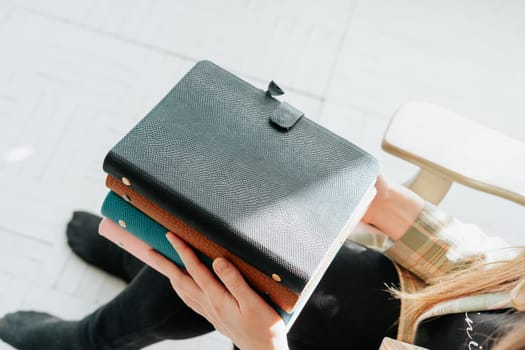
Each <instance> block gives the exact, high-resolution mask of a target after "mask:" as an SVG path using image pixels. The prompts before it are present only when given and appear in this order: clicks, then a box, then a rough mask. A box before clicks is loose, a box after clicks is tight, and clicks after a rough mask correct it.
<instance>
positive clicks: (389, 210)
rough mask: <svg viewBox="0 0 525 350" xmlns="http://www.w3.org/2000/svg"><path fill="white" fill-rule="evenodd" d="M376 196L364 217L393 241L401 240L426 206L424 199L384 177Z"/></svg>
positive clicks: (377, 186)
mask: <svg viewBox="0 0 525 350" xmlns="http://www.w3.org/2000/svg"><path fill="white" fill-rule="evenodd" d="M376 191H377V193H376V196H375V198H374V200H373V201H372V203H371V204H370V206H369V207H368V210H367V212H366V214H365V216H364V217H363V219H362V220H363V222H366V223H367V224H371V225H373V226H375V227H377V228H378V229H380V230H381V231H383V232H384V233H386V234H387V235H389V236H390V237H391V238H392V239H399V238H401V236H402V235H403V234H404V233H405V232H406V230H407V229H408V228H409V227H410V225H412V223H413V222H414V220H415V219H416V218H417V217H418V215H419V213H420V212H421V210H422V209H423V207H424V206H425V201H424V200H423V198H421V197H420V196H418V195H417V194H415V193H414V192H412V191H410V190H409V189H408V188H406V187H404V186H402V185H400V184H397V183H392V182H390V181H389V180H387V178H386V177H385V176H383V175H379V177H378V178H377V181H376Z"/></svg>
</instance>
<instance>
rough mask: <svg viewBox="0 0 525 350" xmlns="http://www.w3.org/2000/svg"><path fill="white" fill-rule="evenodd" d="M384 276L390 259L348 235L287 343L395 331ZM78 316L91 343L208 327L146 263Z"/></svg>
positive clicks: (352, 342) (141, 341) (360, 342)
mask: <svg viewBox="0 0 525 350" xmlns="http://www.w3.org/2000/svg"><path fill="white" fill-rule="evenodd" d="M139 266H140V265H137V266H136V268H137V267H139ZM385 283H386V284H389V285H392V284H398V283H399V279H398V276H397V272H396V270H395V267H394V266H393V264H392V263H391V262H390V260H389V259H388V258H386V257H385V256H384V255H383V254H381V253H379V252H377V251H374V250H372V249H369V248H365V247H363V246H361V245H358V244H355V243H352V242H347V243H346V244H345V245H344V246H343V247H342V248H341V250H340V252H339V253H338V254H337V256H336V258H335V260H334V261H333V262H332V264H331V265H330V267H329V268H328V271H327V272H326V274H325V276H324V277H323V279H322V280H321V282H320V284H319V286H318V287H317V288H316V290H315V292H314V294H313V295H312V297H311V299H310V300H309V302H308V303H307V305H306V306H305V308H304V310H303V311H302V313H301V314H300V316H299V318H298V319H297V321H296V323H295V324H294V326H293V327H292V329H291V330H290V332H289V335H288V338H289V343H290V348H291V349H303V350H306V349H350V348H352V349H361V350H362V349H365V350H366V349H374V350H376V349H377V348H378V347H379V344H380V342H381V339H382V338H383V337H384V336H394V337H395V333H396V321H397V318H398V317H399V301H397V300H395V299H393V298H392V297H391V296H390V295H389V294H388V293H387V292H386V291H385V289H386V286H385ZM81 323H82V328H81V329H82V331H83V332H84V334H85V336H86V338H87V339H88V342H89V343H90V345H91V347H92V348H93V349H140V348H142V347H144V346H147V345H149V344H152V343H155V342H158V341H162V340H165V339H185V338H191V337H195V336H199V335H202V334H205V333H207V332H210V331H212V330H213V327H212V325H211V324H210V323H208V322H207V321H206V320H205V319H204V318H203V317H201V316H199V315H198V314H196V313H195V312H193V311H192V310H191V309H189V308H188V307H187V306H186V305H185V304H184V303H183V302H182V301H181V300H180V299H179V297H178V296H177V295H176V294H175V292H174V291H173V289H172V287H171V285H170V283H169V281H168V280H167V279H166V278H165V277H164V276H162V275H160V274H159V273H157V272H156V271H154V270H153V269H151V268H148V267H145V268H143V269H141V270H140V272H139V273H138V274H137V275H136V276H135V278H134V279H133V281H132V282H131V283H130V284H129V286H128V287H127V288H126V289H125V290H124V291H123V292H122V293H121V294H119V295H118V296H117V297H116V298H115V299H113V300H112V301H111V302H109V303H108V304H106V305H104V306H102V307H101V308H99V309H98V310H96V311H95V312H94V313H93V314H91V315H89V316H87V317H86V318H85V319H84V320H82V321H81Z"/></svg>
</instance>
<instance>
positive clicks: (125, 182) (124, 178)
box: [122, 177, 131, 186]
mask: <svg viewBox="0 0 525 350" xmlns="http://www.w3.org/2000/svg"><path fill="white" fill-rule="evenodd" d="M122 182H123V183H124V185H126V186H131V181H129V179H128V178H127V177H123V178H122Z"/></svg>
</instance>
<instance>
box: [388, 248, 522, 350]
mask: <svg viewBox="0 0 525 350" xmlns="http://www.w3.org/2000/svg"><path fill="white" fill-rule="evenodd" d="M429 283H430V284H429V285H428V286H426V287H425V288H423V289H421V290H418V291H416V292H414V293H406V292H402V291H399V290H394V289H392V290H391V292H392V293H393V294H394V296H396V297H398V298H400V299H402V300H403V301H404V302H405V303H406V313H405V314H404V317H406V319H407V321H408V323H409V324H415V323H416V322H417V320H418V318H419V317H420V316H421V315H422V314H423V313H425V312H426V311H427V310H430V309H431V308H432V307H433V306H435V305H437V304H439V303H442V302H445V301H448V300H453V299H458V298H462V297H467V296H471V295H480V294H486V293H497V292H511V291H512V292H513V296H512V300H513V306H514V307H515V308H516V309H517V310H520V311H525V305H524V304H525V302H524V299H525V247H524V250H522V251H521V253H520V254H519V255H518V256H517V257H516V258H514V259H512V260H507V261H500V262H495V263H482V262H477V263H469V266H468V267H466V268H463V269H459V270H457V271H453V272H451V273H449V274H446V275H444V276H442V277H439V278H437V279H434V280H432V281H430V282H429ZM514 301H516V302H515V303H514ZM523 331H525V328H524V327H522V326H520V327H518V328H517V330H514V331H512V332H511V333H509V334H508V335H507V336H505V337H503V338H502V340H501V341H500V344H498V347H496V349H498V350H510V349H513V350H514V349H516V350H517V349H525V345H524V344H525V335H523ZM519 332H522V333H519ZM515 344H519V345H515ZM516 346H518V347H516ZM520 346H521V347H520Z"/></svg>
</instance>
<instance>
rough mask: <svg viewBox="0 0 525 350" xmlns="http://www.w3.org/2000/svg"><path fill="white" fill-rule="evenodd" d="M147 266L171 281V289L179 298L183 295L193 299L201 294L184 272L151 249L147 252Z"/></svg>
mask: <svg viewBox="0 0 525 350" xmlns="http://www.w3.org/2000/svg"><path fill="white" fill-rule="evenodd" d="M148 264H149V265H150V266H151V267H153V268H154V269H155V270H157V271H158V272H160V273H161V274H163V275H164V276H166V277H167V278H168V279H169V280H170V281H171V285H172V286H173V289H175V291H176V292H177V294H179V296H180V294H181V293H184V294H188V295H193V296H194V298H195V297H197V296H198V295H199V294H202V290H201V289H200V288H199V286H198V285H197V284H196V283H195V281H194V280H193V279H192V278H191V277H190V276H188V274H187V273H186V272H184V271H183V270H182V269H181V268H180V267H178V266H177V265H176V264H175V263H173V262H172V261H170V260H168V259H167V258H165V257H164V256H163V255H162V254H160V253H158V252H156V251H155V250H153V249H151V250H150V251H148Z"/></svg>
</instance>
